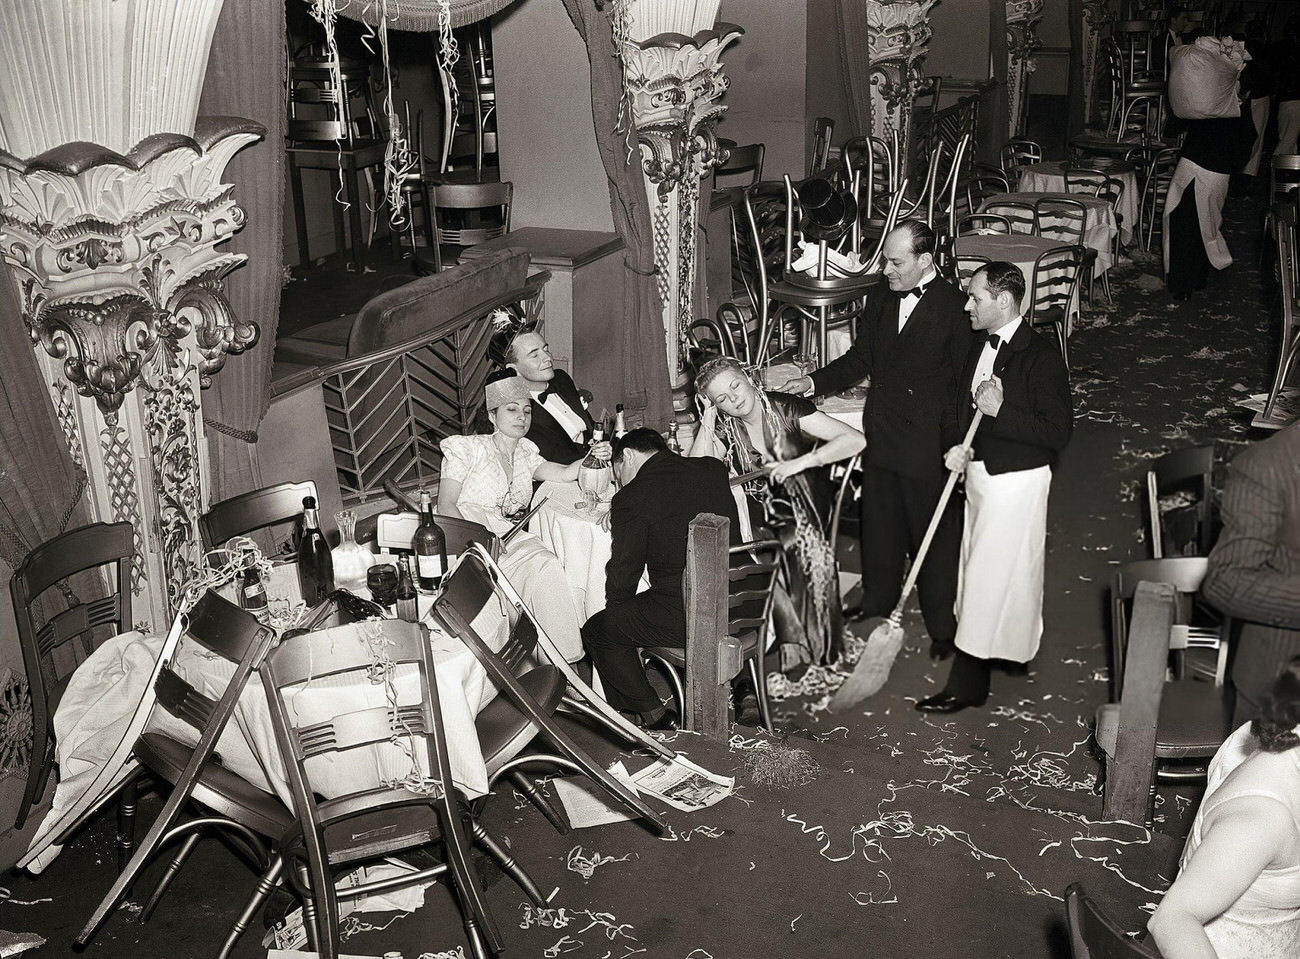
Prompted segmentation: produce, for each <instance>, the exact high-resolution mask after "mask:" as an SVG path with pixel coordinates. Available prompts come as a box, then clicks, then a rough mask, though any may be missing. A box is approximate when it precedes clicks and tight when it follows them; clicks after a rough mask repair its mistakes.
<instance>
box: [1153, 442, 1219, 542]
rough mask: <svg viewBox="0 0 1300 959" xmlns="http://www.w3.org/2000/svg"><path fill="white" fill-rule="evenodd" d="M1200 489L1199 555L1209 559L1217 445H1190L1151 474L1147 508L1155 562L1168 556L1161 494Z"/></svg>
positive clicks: (1165, 458) (1160, 462)
mask: <svg viewBox="0 0 1300 959" xmlns="http://www.w3.org/2000/svg"><path fill="white" fill-rule="evenodd" d="M1192 484H1194V485H1195V486H1196V493H1197V500H1196V510H1195V516H1196V540H1195V542H1196V547H1197V555H1200V556H1208V555H1209V552H1210V547H1211V546H1213V545H1214V530H1213V528H1212V523H1211V516H1210V506H1211V497H1212V495H1213V490H1214V446H1213V445H1212V444H1211V445H1208V446H1189V447H1188V448H1186V449H1181V450H1175V451H1174V452H1172V453H1167V454H1166V455H1164V456H1162V457H1160V458H1159V459H1158V460H1156V461H1155V462H1154V463H1153V464H1152V465H1151V469H1149V470H1148V471H1147V509H1148V513H1149V517H1150V520H1151V551H1152V556H1153V558H1155V559H1160V558H1162V557H1163V555H1164V533H1163V529H1162V523H1161V515H1160V495H1161V494H1162V493H1167V492H1169V491H1170V490H1172V489H1175V488H1182V487H1186V486H1188V485H1192Z"/></svg>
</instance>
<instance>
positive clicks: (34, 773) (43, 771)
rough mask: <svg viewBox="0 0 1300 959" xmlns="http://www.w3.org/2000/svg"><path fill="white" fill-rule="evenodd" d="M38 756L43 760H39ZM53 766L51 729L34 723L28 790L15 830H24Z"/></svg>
mask: <svg viewBox="0 0 1300 959" xmlns="http://www.w3.org/2000/svg"><path fill="white" fill-rule="evenodd" d="M37 756H40V757H42V758H41V759H37V758H36V757H37ZM53 765H54V743H53V742H52V741H51V739H50V730H49V727H48V726H47V725H46V724H45V723H33V724H32V760H31V762H30V763H29V764H28V766H27V788H25V789H24V790H23V801H22V803H20V804H19V806H18V818H17V819H16V820H15V821H14V828H15V829H22V828H23V825H24V824H25V823H26V822H27V814H28V813H29V812H31V811H32V806H34V805H35V804H36V802H37V801H38V800H39V799H40V797H41V795H42V794H43V793H44V792H45V783H46V781H47V780H48V779H49V778H50V767H51V766H53Z"/></svg>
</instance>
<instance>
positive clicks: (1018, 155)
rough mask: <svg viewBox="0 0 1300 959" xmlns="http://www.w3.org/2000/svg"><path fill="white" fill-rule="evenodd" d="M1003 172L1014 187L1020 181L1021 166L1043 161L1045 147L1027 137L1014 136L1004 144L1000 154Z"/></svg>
mask: <svg viewBox="0 0 1300 959" xmlns="http://www.w3.org/2000/svg"><path fill="white" fill-rule="evenodd" d="M999 159H1000V161H1001V163H1002V172H1003V173H1004V174H1005V175H1006V178H1007V182H1008V183H1010V184H1011V186H1012V187H1014V186H1015V185H1016V184H1017V183H1018V182H1019V181H1020V168H1021V167H1025V166H1029V165H1030V164H1031V163H1042V162H1043V148H1042V146H1041V145H1040V144H1038V143H1037V142H1035V141H1033V140H1030V139H1028V138H1027V137H1012V138H1011V139H1009V140H1008V141H1007V142H1006V143H1005V144H1003V146H1002V152H1001V153H1000V154H999Z"/></svg>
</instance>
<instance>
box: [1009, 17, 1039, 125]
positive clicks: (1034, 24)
mask: <svg viewBox="0 0 1300 959" xmlns="http://www.w3.org/2000/svg"><path fill="white" fill-rule="evenodd" d="M1006 2H1007V107H1008V109H1007V116H1008V117H1010V123H1011V129H1010V133H1009V135H1010V136H1013V137H1014V136H1022V135H1023V134H1024V129H1025V116H1026V113H1027V108H1028V106H1029V75H1030V74H1031V73H1033V72H1034V70H1035V69H1037V67H1038V61H1037V60H1035V59H1034V51H1036V50H1037V49H1038V48H1039V47H1040V46H1042V44H1041V43H1040V42H1039V39H1038V21H1039V20H1041V19H1043V0H1006Z"/></svg>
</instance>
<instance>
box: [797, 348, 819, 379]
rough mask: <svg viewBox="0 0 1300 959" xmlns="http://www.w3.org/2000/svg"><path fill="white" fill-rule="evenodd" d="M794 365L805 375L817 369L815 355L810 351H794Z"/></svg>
mask: <svg viewBox="0 0 1300 959" xmlns="http://www.w3.org/2000/svg"><path fill="white" fill-rule="evenodd" d="M794 365H795V366H797V367H799V372H800V373H801V374H803V375H804V376H807V375H808V374H809V373H811V372H812V371H813V370H815V369H817V357H816V356H814V355H813V354H812V353H796V354H795V355H794Z"/></svg>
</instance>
